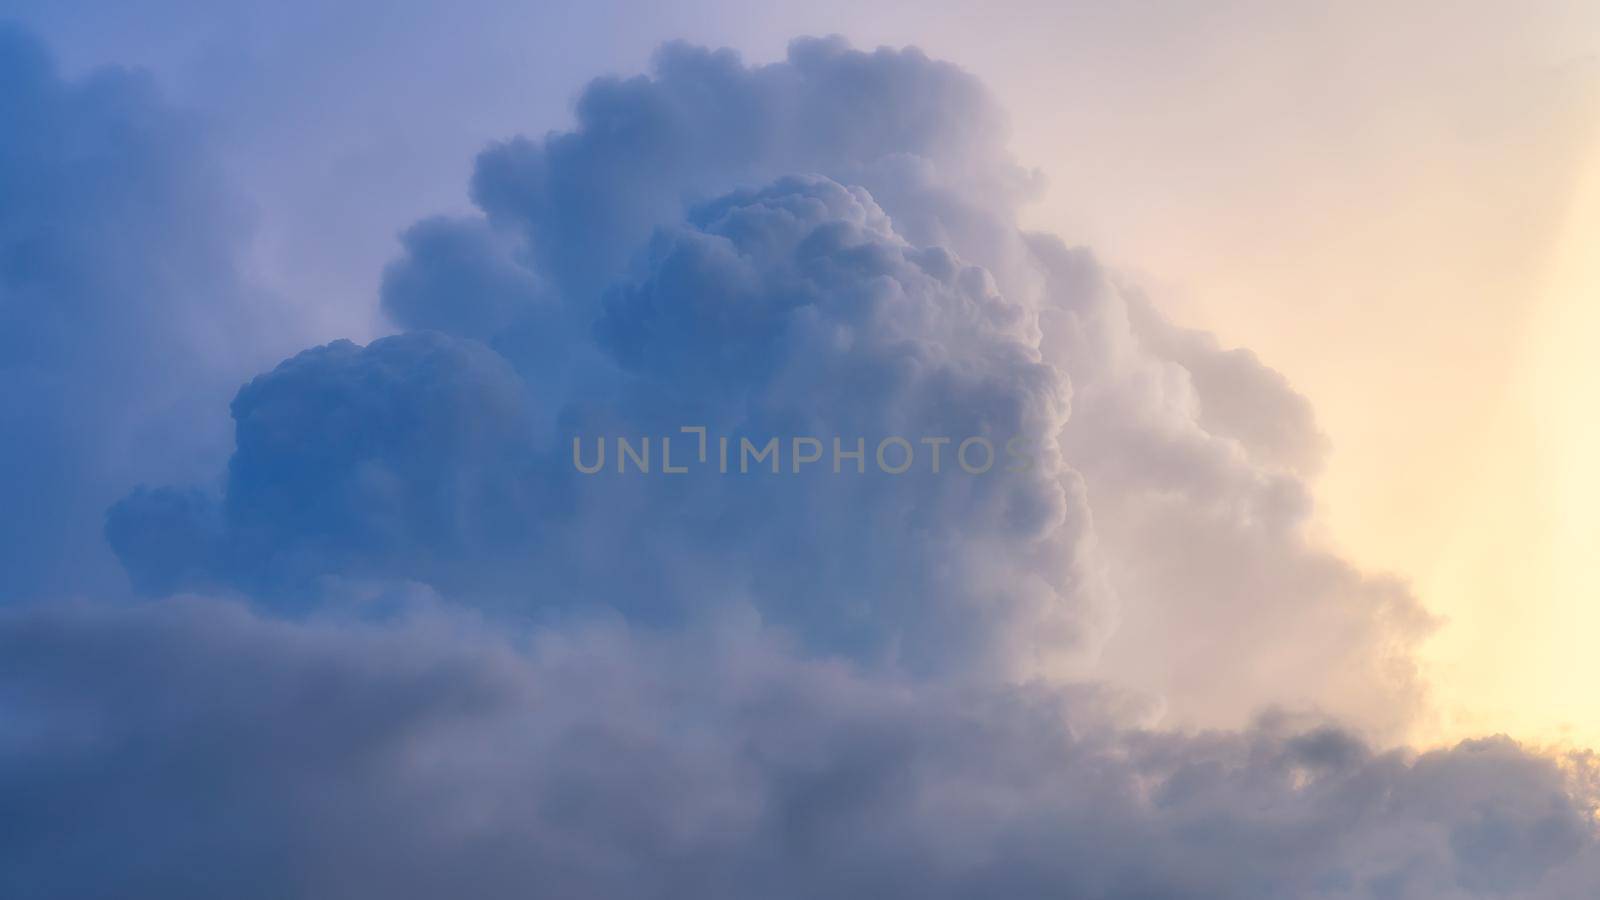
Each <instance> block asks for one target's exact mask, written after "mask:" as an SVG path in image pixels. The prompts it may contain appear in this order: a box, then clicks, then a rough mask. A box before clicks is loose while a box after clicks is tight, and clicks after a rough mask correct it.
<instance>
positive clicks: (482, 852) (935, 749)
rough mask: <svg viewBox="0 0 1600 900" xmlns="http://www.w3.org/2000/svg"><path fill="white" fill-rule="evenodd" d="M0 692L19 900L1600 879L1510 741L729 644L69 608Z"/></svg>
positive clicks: (29, 627) (3, 640)
mask: <svg viewBox="0 0 1600 900" xmlns="http://www.w3.org/2000/svg"><path fill="white" fill-rule="evenodd" d="M0 673H3V676H4V679H5V684H6V685H7V695H6V696H7V698H8V700H7V704H8V710H9V712H8V715H7V718H6V727H5V728H4V729H3V730H0V788H3V793H4V796H6V797H7V798H8V802H7V816H6V828H5V829H3V830H0V858H5V859H7V860H9V863H8V865H6V866H5V867H3V868H0V891H3V892H4V893H5V895H6V896H8V897H19V898H23V897H30V898H31V897H51V896H96V895H101V894H107V893H116V894H118V895H119V896H161V897H172V898H179V897H191V896H192V897H214V896H217V895H218V894H227V895H228V896H238V897H255V896H260V897H281V896H285V895H295V896H319V897H342V896H372V895H382V896H389V897H398V898H405V897H436V896H439V895H440V894H444V893H452V892H459V891H462V890H467V891H470V892H471V893H472V894H473V895H474V896H478V897H488V898H492V897H513V896H515V897H567V896H573V895H574V894H583V895H592V896H605V897H616V898H630V897H641V898H643V897H691V896H730V897H739V896H762V897H775V898H782V897H816V896H837V897H883V896H896V897H901V896H903V897H996V896H1004V897H1018V898H1021V897H1046V896H1062V895H1072V896H1090V897H1150V896H1160V897H1219V896H1222V897H1262V896H1279V897H1281V896H1295V897H1390V898H1419V900H1420V898H1429V900H1436V898H1452V897H1459V898H1467V897H1484V896H1510V895H1516V896H1550V897H1556V896H1577V895H1576V894H1567V895H1564V894H1562V893H1560V892H1559V891H1558V890H1556V891H1553V892H1550V893H1545V894H1528V893H1526V891H1528V890H1530V889H1535V888H1536V887H1537V886H1538V885H1539V884H1541V883H1545V884H1548V885H1551V886H1553V887H1556V888H1559V886H1560V885H1561V882H1562V880H1563V879H1568V878H1581V877H1582V876H1584V875H1585V874H1586V870H1585V867H1586V866H1587V867H1588V869H1587V872H1588V873H1592V872H1593V871H1594V869H1593V865H1594V856H1593V850H1592V847H1593V844H1592V843H1591V840H1590V837H1589V829H1590V825H1591V821H1590V818H1589V816H1590V810H1589V808H1588V807H1586V806H1584V805H1582V804H1583V802H1584V801H1580V800H1579V799H1577V798H1575V797H1574V796H1573V795H1572V794H1571V793H1570V792H1569V787H1570V784H1571V782H1570V781H1569V779H1568V778H1567V777H1566V776H1565V775H1564V774H1563V772H1562V770H1561V768H1560V767H1559V766H1558V765H1557V764H1556V763H1555V762H1554V761H1552V760H1549V759H1545V758H1541V757H1538V756H1534V755H1531V754H1529V753H1527V752H1525V751H1523V750H1522V749H1521V748H1519V747H1518V746H1517V745H1515V744H1514V743H1512V742H1511V741H1509V740H1506V739H1503V738H1494V739H1487V740H1482V741H1469V742H1465V743H1463V744H1460V745H1458V746H1456V747H1453V748H1449V749H1442V750H1437V751H1433V752H1430V753H1426V754H1423V755H1421V756H1417V757H1411V756H1407V755H1405V754H1401V753H1396V752H1378V751H1375V750H1374V749H1372V748H1371V747H1369V746H1368V745H1366V744H1365V743H1363V742H1362V741H1361V740H1360V739H1358V738H1356V737H1354V736H1352V735H1350V734H1348V733H1346V732H1343V731H1340V730H1338V729H1337V728H1333V727H1329V726H1326V725H1320V726H1319V725H1316V724H1315V723H1295V722H1292V721H1286V720H1276V721H1274V720H1268V721H1263V722H1261V723H1259V724H1257V725H1256V726H1254V727H1251V728H1248V729H1246V730H1243V731H1238V732H1229V733H1208V734H1201V735H1191V736H1180V735H1175V734H1170V733H1151V732H1141V731H1136V730H1135V731H1128V730H1122V729H1116V728H1114V727H1112V726H1111V725H1109V724H1108V722H1114V721H1115V717H1116V712H1115V709H1114V707H1115V703H1114V702H1111V698H1108V697H1106V696H1104V695H1101V694H1098V693H1096V692H1091V691H1083V690H1064V689H1058V688H1031V689H1016V688H1011V689H1000V690H996V689H983V688H969V687H949V686H946V687H938V686H929V685H927V684H924V683H918V682H912V681H906V680H903V679H895V678H884V677H882V676H879V675H872V674H867V673H863V672H861V671H859V670H857V669H855V668H853V667H850V666H846V665H841V664H839V663H836V662H827V661H806V660H804V659H801V658H799V657H796V656H795V655H794V654H793V653H791V652H790V651H789V650H787V649H786V648H785V647H784V646H783V645H782V644H779V643H774V642H773V641H772V639H771V637H770V635H769V634H765V633H762V632H760V631H758V630H754V629H752V628H751V627H750V625H749V624H748V623H746V624H739V623H736V622H725V623H723V625H722V626H721V627H720V628H718V629H715V630H712V631H708V632H698V633H678V634H676V635H666V636H664V635H654V636H652V635H649V634H640V633H636V632H634V631H633V630H631V629H629V628H627V627H625V626H619V625H611V626H598V627H592V628H586V629H576V630H574V629H560V630H556V631H553V632H535V633H532V634H524V635H520V636H517V635H510V636H508V635H507V634H506V632H505V631H504V629H501V628H494V629H491V628H488V627H486V626H485V625H484V623H483V622H482V621H481V620H476V619H471V618H463V617H462V616H461V614H460V613H459V612H452V611H450V610H449V609H439V608H435V607H431V606H429V605H427V604H423V605H422V606H420V607H417V608H415V609H414V610H413V612H411V613H409V614H407V615H404V616H402V617H401V618H399V619H397V620H392V621H390V622H388V623H387V624H372V623H363V622H359V621H355V622H352V621H349V620H345V619H332V620H325V621H310V622H298V623H291V622H286V621H281V620H275V619H271V618H263V617H261V616H259V615H257V614H254V613H251V612H249V611H247V610H246V609H245V608H243V607H241V606H239V605H237V604H232V603H221V602H216V601H206V600H198V599H192V598H191V599H184V600H175V601H166V602H161V603H157V604H152V605H146V606H141V607H133V608H122V609H111V608H107V607H95V606H72V605H66V606H59V607H55V608H51V609H47V610H35V611H13V612H10V613H7V614H4V615H3V616H0ZM1577 883H1581V882H1577Z"/></svg>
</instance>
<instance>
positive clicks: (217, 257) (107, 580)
mask: <svg viewBox="0 0 1600 900" xmlns="http://www.w3.org/2000/svg"><path fill="white" fill-rule="evenodd" d="M0 84H3V85H4V86H3V87H0V117H3V118H4V121H5V122H6V140H5V142H4V146H3V147H0V196H4V198H5V200H4V203H0V382H3V383H4V384H5V390H4V391H3V392H0V433H4V434H5V435H6V437H5V439H4V440H3V441H0V470H3V471H4V472H5V478H4V479H3V481H0V509H5V510H6V514H5V515H3V516H0V572H3V573H4V575H3V576H0V600H15V599H19V598H30V597H46V596H55V595H58V594H61V593H68V592H74V591H91V590H92V591H106V590H113V589H115V588H116V586H117V585H118V584H119V583H120V578H119V573H118V571H117V569H116V566H115V562H114V561H113V560H112V558H111V557H110V555H109V554H107V553H106V551H105V545H104V542H103V541H102V540H101V537H100V528H101V516H102V514H103V512H104V510H105V507H106V504H108V503H109V502H111V501H112V500H114V499H116V497H117V496H119V495H120V494H122V493H124V492H126V491H127V490H129V489H130V488H132V487H133V486H134V485H135V484H137V483H138V482H139V481H141V480H149V481H166V480H178V479H191V478H199V477H202V475H204V474H205V473H206V472H207V471H208V469H209V468H211V467H215V466H217V465H219V464H220V463H221V461H222V460H223V459H224V458H225V457H226V453H227V432H226V423H227V420H226V417H225V415H224V414H223V408H222V407H223V404H224V403H225V401H226V398H227V395H228V391H229V390H231V389H232V387H233V386H234V385H235V384H236V383H237V379H238V378H239V377H242V376H243V375H244V374H245V373H248V372H249V371H251V369H252V368H253V367H254V366H256V365H259V364H260V363H261V362H263V361H264V360H265V359H269V358H270V357H266V356H263V355H262V353H261V351H260V349H258V348H259V347H260V346H262V345H263V344H264V343H266V342H265V341H263V340H261V338H262V336H263V334H265V333H269V330H268V329H262V328H259V327H253V326H255V322H254V319H253V314H252V313H251V312H250V307H251V305H252V304H253V303H255V302H256V300H255V298H253V297H252V295H251V294H250V292H249V291H248V289H247V288H246V287H245V286H244V285H243V284H242V283H241V281H240V279H239V277H238V276H237V274H236V269H235V258H236V256H237V255H238V253H239V251H240V243H241V239H242V236H243V235H244V234H245V233H246V228H247V224H246V222H245V220H244V217H243V216H242V213H241V211H240V210H239V209H238V208H237V207H236V205H235V204H234V203H233V202H232V201H231V200H230V198H229V196H228V193H227V191H226V190H225V189H224V187H223V184H222V179H221V178H220V176H219V174H218V172H217V167H216V164H215V162H214V161H213V159H212V156H211V154H210V152H209V151H208V148H207V144H206V139H205V136H204V134H203V131H202V129H201V128H200V126H199V125H198V123H196V122H195V121H192V120H191V119H189V118H187V117H185V116H183V115H182V114H180V113H177V112H175V111H173V110H172V109H170V108H168V107H167V106H166V105H165V104H164V103H163V102H162V100H161V98H160V96H159V95H158V93H157V91H156V90H155V87H154V86H153V84H151V82H150V81H149V79H147V78H146V77H144V76H142V75H139V74H136V73H130V72H126V71H121V70H104V71H100V72H96V73H94V74H92V75H90V76H88V77H87V78H84V79H82V80H79V81H64V80H63V79H61V78H60V77H59V76H58V75H57V74H56V73H55V71H54V69H53V66H52V63H51V60H50V59H49V57H48V55H47V54H46V53H45V52H44V50H43V48H41V47H40V46H39V45H38V43H37V42H36V41H34V40H33V39H32V38H31V37H29V36H28V35H26V34H25V33H23V32H21V31H19V30H17V29H16V28H14V27H10V26H3V25H0ZM247 336H248V338H247Z"/></svg>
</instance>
